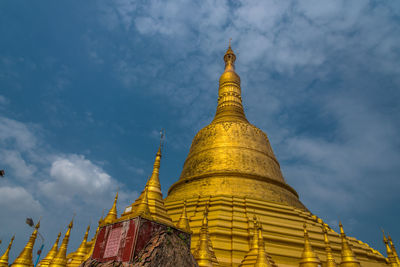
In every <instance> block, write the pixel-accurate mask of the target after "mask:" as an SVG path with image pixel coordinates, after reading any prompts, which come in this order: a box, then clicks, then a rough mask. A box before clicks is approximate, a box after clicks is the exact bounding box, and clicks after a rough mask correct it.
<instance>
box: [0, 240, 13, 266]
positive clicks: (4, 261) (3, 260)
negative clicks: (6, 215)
mask: <svg viewBox="0 0 400 267" xmlns="http://www.w3.org/2000/svg"><path fill="white" fill-rule="evenodd" d="M14 238H15V236H13V237H12V238H11V241H10V243H9V244H8V247H7V249H6V251H5V252H4V253H3V255H2V256H1V257H0V267H8V259H9V254H10V249H11V246H12V243H13V242H14Z"/></svg>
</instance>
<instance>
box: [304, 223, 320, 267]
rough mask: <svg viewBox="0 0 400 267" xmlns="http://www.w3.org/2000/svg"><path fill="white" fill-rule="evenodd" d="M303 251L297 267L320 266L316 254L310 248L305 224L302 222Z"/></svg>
mask: <svg viewBox="0 0 400 267" xmlns="http://www.w3.org/2000/svg"><path fill="white" fill-rule="evenodd" d="M303 228H304V250H303V253H302V254H301V260H300V264H299V266H301V267H317V266H321V261H320V260H319V258H318V256H317V254H316V253H315V252H314V250H313V249H312V247H311V243H310V240H309V236H308V231H307V224H306V223H305V222H304V225H303Z"/></svg>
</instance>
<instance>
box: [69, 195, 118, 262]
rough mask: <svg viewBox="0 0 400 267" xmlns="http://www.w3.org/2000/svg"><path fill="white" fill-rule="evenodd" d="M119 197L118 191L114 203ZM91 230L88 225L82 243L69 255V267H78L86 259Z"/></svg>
mask: <svg viewBox="0 0 400 267" xmlns="http://www.w3.org/2000/svg"><path fill="white" fill-rule="evenodd" d="M117 198H118V193H117V196H116V197H115V200H114V205H115V203H116V199H117ZM114 205H113V207H114ZM106 218H107V217H106ZM89 230H90V226H88V227H87V229H86V232H85V235H84V237H83V240H82V242H81V244H80V245H79V247H78V249H77V250H76V251H75V252H73V253H71V254H70V255H68V256H67V267H78V266H79V265H81V263H82V262H83V261H84V260H85V256H86V254H87V252H88V247H87V238H88V235H89Z"/></svg>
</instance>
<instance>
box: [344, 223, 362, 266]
mask: <svg viewBox="0 0 400 267" xmlns="http://www.w3.org/2000/svg"><path fill="white" fill-rule="evenodd" d="M339 227H340V235H341V239H342V261H341V262H340V266H346V267H347V266H349V267H358V266H360V262H359V261H358V260H357V258H356V256H355V255H354V252H353V250H352V249H351V247H350V244H349V242H348V241H347V237H346V234H345V232H344V230H343V225H342V223H341V222H339Z"/></svg>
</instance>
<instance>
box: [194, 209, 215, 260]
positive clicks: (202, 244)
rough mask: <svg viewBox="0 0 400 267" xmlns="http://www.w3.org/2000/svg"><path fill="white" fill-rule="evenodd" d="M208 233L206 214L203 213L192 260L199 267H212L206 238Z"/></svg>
mask: <svg viewBox="0 0 400 267" xmlns="http://www.w3.org/2000/svg"><path fill="white" fill-rule="evenodd" d="M207 232H208V220H207V212H204V216H203V220H202V225H201V229H200V234H199V241H198V243H197V247H196V250H195V251H194V253H193V256H194V258H195V259H196V261H197V264H198V265H199V267H212V266H213V259H212V253H211V250H210V246H209V240H208V237H207Z"/></svg>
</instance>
